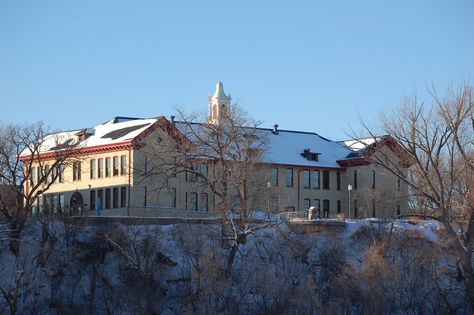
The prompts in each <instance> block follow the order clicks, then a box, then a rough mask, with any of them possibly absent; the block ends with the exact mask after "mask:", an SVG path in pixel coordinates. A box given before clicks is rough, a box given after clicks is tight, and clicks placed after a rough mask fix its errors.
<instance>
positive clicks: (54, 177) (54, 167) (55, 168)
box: [51, 166, 58, 183]
mask: <svg viewBox="0 0 474 315" xmlns="http://www.w3.org/2000/svg"><path fill="white" fill-rule="evenodd" d="M57 170H58V169H57V166H52V167H51V183H54V181H55V180H56V176H57V174H58V172H57Z"/></svg>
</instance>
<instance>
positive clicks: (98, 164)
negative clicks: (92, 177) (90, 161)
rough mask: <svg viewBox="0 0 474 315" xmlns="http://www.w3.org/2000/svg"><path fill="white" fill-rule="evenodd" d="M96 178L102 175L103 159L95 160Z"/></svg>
mask: <svg viewBox="0 0 474 315" xmlns="http://www.w3.org/2000/svg"><path fill="white" fill-rule="evenodd" d="M97 170H98V172H97V178H101V177H102V176H103V175H104V159H98V160H97Z"/></svg>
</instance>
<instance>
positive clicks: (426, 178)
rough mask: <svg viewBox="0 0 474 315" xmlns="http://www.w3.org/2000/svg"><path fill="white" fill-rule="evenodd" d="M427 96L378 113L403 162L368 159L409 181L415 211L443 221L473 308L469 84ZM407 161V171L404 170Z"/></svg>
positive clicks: (473, 135) (473, 134)
mask: <svg viewBox="0 0 474 315" xmlns="http://www.w3.org/2000/svg"><path fill="white" fill-rule="evenodd" d="M430 96H431V103H430V104H424V103H420V102H419V101H418V100H417V98H416V96H411V97H405V98H404V99H403V102H402V104H401V106H400V107H398V108H397V109H395V110H394V111H393V112H392V113H390V114H385V115H383V116H382V127H383V130H384V132H385V133H387V134H388V135H390V137H391V138H393V139H395V140H396V141H397V142H398V144H399V145H400V146H401V147H398V148H399V149H398V151H397V150H396V153H397V155H398V157H402V158H403V159H402V162H401V163H400V162H399V161H398V160H397V159H395V158H394V157H393V156H391V155H390V154H387V153H384V152H383V151H380V150H378V152H379V154H373V155H371V160H372V162H373V163H375V164H376V165H380V166H382V167H384V168H385V169H386V170H388V171H389V172H391V173H392V174H394V175H396V176H398V177H399V178H400V180H401V181H402V182H404V183H405V184H406V185H408V187H409V191H410V192H411V194H412V197H415V198H413V199H412V200H413V201H414V202H413V204H412V206H414V207H415V209H413V210H414V211H423V212H427V210H429V212H430V213H432V214H435V215H436V216H437V218H438V219H439V220H440V221H441V222H442V223H443V224H444V226H445V228H446V231H447V236H448V237H449V238H450V240H451V245H452V247H453V248H454V250H455V253H456V255H457V256H458V259H459V266H458V269H459V271H460V273H461V274H462V276H460V277H459V281H463V282H464V284H465V286H466V290H467V292H468V295H469V301H470V305H471V309H474V275H473V267H472V252H473V249H474V202H473V199H472V194H473V190H474V186H473V185H472V176H473V175H474V98H473V87H472V86H470V85H461V86H460V87H458V88H456V89H454V88H450V89H448V91H447V93H446V94H445V95H444V96H440V95H439V94H438V93H437V91H436V89H434V88H432V89H431V90H430ZM367 129H369V128H367ZM369 132H370V130H369ZM374 138H375V137H374ZM385 139H388V138H385ZM385 139H382V140H385ZM378 140H380V138H378ZM387 141H388V140H387ZM378 143H380V141H379V142H378ZM389 144H390V143H389ZM375 146H377V145H375ZM375 146H374V145H373V147H372V149H375ZM394 148H397V147H396V146H394ZM406 166H409V168H408V172H404V171H403V170H404V167H406ZM453 223H457V224H454V225H453ZM457 227H460V228H461V230H462V233H460V234H458V233H457V231H456V230H457Z"/></svg>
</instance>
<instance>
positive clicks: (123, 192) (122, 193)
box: [120, 187, 127, 208]
mask: <svg viewBox="0 0 474 315" xmlns="http://www.w3.org/2000/svg"><path fill="white" fill-rule="evenodd" d="M126 206H127V187H120V207H121V208H125V207H126Z"/></svg>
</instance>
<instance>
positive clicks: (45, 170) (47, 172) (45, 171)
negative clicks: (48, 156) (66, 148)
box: [44, 162, 76, 183]
mask: <svg viewBox="0 0 474 315" xmlns="http://www.w3.org/2000/svg"><path fill="white" fill-rule="evenodd" d="M74 163H76V162H74ZM44 179H45V182H46V183H49V182H50V178H49V165H46V166H45V167H44Z"/></svg>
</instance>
